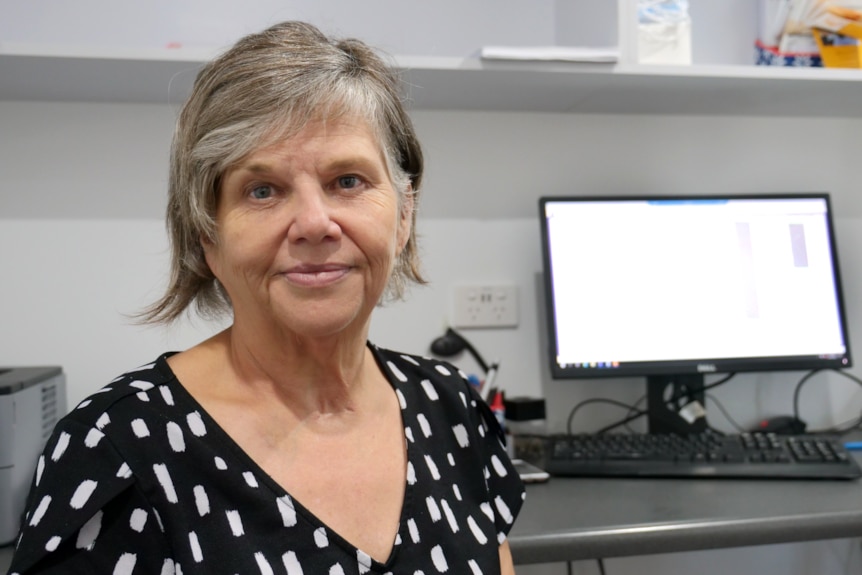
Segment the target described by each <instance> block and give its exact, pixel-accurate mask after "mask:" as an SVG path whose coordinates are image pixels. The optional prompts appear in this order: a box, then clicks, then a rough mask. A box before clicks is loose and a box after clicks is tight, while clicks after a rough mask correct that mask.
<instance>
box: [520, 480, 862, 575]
mask: <svg viewBox="0 0 862 575" xmlns="http://www.w3.org/2000/svg"><path fill="white" fill-rule="evenodd" d="M854 536H862V481H807V480H806V481H797V480H769V481H760V480H755V481H751V480H735V479H734V480H714V479H691V480H679V479H620V478H613V479H610V478H609V479H595V478H559V477H554V478H552V479H551V480H550V481H549V482H548V483H543V484H533V485H528V486H527V499H526V501H525V502H524V506H523V508H522V510H521V514H520V515H519V517H518V519H517V521H516V523H515V526H514V528H513V529H512V532H511V533H510V536H509V542H510V545H511V548H512V555H513V557H514V560H515V563H516V564H527V563H551V562H557V561H574V560H580V559H595V558H608V557H622V556H629V555H648V554H652V553H670V552H676V551H693V550H699V549H718V548H723V547H741V546H746V545H766V544H773V543H790V542H797V541H812V540H816V539H839V538H847V537H854Z"/></svg>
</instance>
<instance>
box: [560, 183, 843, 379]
mask: <svg viewBox="0 0 862 575" xmlns="http://www.w3.org/2000/svg"><path fill="white" fill-rule="evenodd" d="M546 200H547V201H546V202H545V204H544V209H545V214H544V215H545V218H546V226H545V232H546V234H547V235H546V241H547V245H546V258H547V260H546V261H547V263H548V264H549V265H550V271H551V274H550V279H551V285H550V288H551V289H550V293H551V294H552V299H553V302H552V303H553V311H554V317H553V323H554V327H555V334H554V335H555V336H556V355H557V357H556V361H557V363H558V364H559V365H561V366H568V367H572V366H575V367H589V368H613V367H615V366H618V365H619V364H625V363H632V362H678V361H704V362H707V361H710V360H721V359H726V358H782V357H789V356H797V357H798V356H816V357H829V358H835V357H841V356H844V354H845V353H846V351H847V350H846V344H845V341H844V331H843V328H842V313H841V310H840V308H839V305H840V301H839V295H838V294H839V293H840V290H839V286H837V285H836V282H837V279H836V278H837V274H836V270H835V265H836V264H835V262H834V261H833V254H832V249H831V245H832V244H831V242H830V230H829V227H828V226H829V221H830V220H829V218H828V214H827V209H828V203H827V201H826V199H825V198H823V197H805V198H790V197H788V198H780V197H776V198H762V197H761V198H747V199H743V198H733V199H728V198H725V199H692V198H689V199H671V198H668V199H652V200H647V199H637V200H635V199H624V198H620V199H617V200H614V199H604V200H581V199H571V200H563V199H561V200H559V201H557V200H553V199H546Z"/></svg>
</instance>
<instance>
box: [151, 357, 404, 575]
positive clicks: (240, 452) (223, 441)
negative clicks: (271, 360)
mask: <svg viewBox="0 0 862 575" xmlns="http://www.w3.org/2000/svg"><path fill="white" fill-rule="evenodd" d="M367 346H368V348H369V349H370V350H371V355H372V357H374V361H375V363H376V364H377V368H378V369H379V370H380V372H381V373H382V374H383V377H384V378H386V381H387V382H388V383H389V385H390V387H391V388H392V393H394V394H396V400H397V401H398V405H399V417H400V418H401V429H402V433H403V434H404V445H405V450H406V453H405V463H406V465H405V466H404V476H403V478H402V481H403V483H404V491H403V495H402V499H401V511H400V513H399V518H398V529H397V530H396V531H395V537H394V539H393V541H392V546H391V547H390V550H389V554H388V556H387V558H386V561H385V562H381V561H380V560H379V559H376V558H375V557H372V556H371V555H370V554H368V553H367V552H365V551H363V550H362V549H360V548H359V547H357V546H356V545H354V544H353V543H351V542H350V541H349V540H347V539H346V538H345V537H343V536H342V535H341V534H340V533H339V532H338V531H336V530H335V529H333V528H332V527H330V526H329V525H328V524H327V523H326V522H325V521H323V520H322V519H320V518H319V517H318V516H317V515H315V514H314V513H313V512H312V511H311V510H310V509H308V508H307V507H306V506H305V505H304V504H303V503H302V501H301V500H299V499H297V498H296V497H294V496H293V495H292V494H291V493H290V492H289V491H288V490H287V489H285V488H284V487H282V485H281V484H280V483H279V482H277V481H276V480H275V479H273V478H272V476H270V475H269V474H268V473H267V472H266V471H264V469H263V468H262V467H261V466H260V465H259V464H258V463H257V462H256V461H255V460H254V459H253V458H252V457H251V456H250V455H248V453H246V452H245V450H244V449H243V448H242V447H241V446H240V445H239V444H238V443H237V442H236V441H235V440H234V438H233V437H231V435H230V434H229V433H228V432H227V431H226V430H225V429H224V428H223V427H222V426H221V425H220V424H219V423H218V421H216V419H215V418H214V417H212V416H211V415H210V413H209V412H208V411H207V410H206V409H205V408H204V406H203V405H202V404H201V403H200V402H199V401H198V400H197V399H196V398H195V397H194V396H193V395H192V394H191V393H190V392H189V391H188V390H187V389H186V387H185V386H184V385H183V383H182V381H180V379H179V378H178V377H177V375H176V374H175V373H174V371H173V370H172V369H171V367H170V365H169V364H168V362H167V359H168V358H169V357H170V356H172V355H175V354H176V353H178V352H169V353H165V354H163V355H161V356H160V357H159V358H158V360H157V361H156V367H157V368H158V369H159V371H161V372H162V373H163V374H164V375H165V376H166V380H167V381H173V382H175V383H176V388H177V389H176V391H177V392H179V394H180V395H181V396H182V397H183V398H184V399H185V401H187V402H188V403H189V404H190V405H191V406H192V407H193V408H194V409H195V410H197V411H198V412H199V413H200V416H201V418H202V419H203V421H204V424H205V425H206V427H207V429H212V430H215V431H214V432H215V433H216V434H217V435H219V436H220V437H219V440H220V441H219V444H220V445H224V446H225V447H226V448H227V449H229V450H230V451H231V452H232V453H233V455H234V456H235V457H237V458H238V459H239V460H240V461H242V463H243V464H244V465H246V466H247V467H248V469H249V470H250V471H252V472H253V473H254V475H255V476H256V477H257V478H258V479H259V480H260V482H261V483H262V484H264V485H266V486H267V488H268V489H269V490H270V491H271V492H272V493H273V496H274V497H273V499H278V498H280V497H283V496H285V495H286V496H287V497H289V498H290V501H291V502H292V503H293V506H294V508H295V509H296V511H297V513H300V514H302V515H303V516H304V517H305V518H306V520H307V521H308V523H309V524H310V525H313V526H314V527H315V528H321V527H322V528H323V529H325V530H326V532H327V534H331V535H333V536H334V539H335V540H336V541H337V543H338V544H339V546H341V547H342V548H344V549H345V550H347V551H349V552H351V553H352V555H353V556H354V557H355V558H357V560H361V558H362V557H367V558H368V559H369V560H370V561H371V564H370V565H368V567H369V569H371V568H374V569H378V570H385V569H387V566H389V565H391V564H392V563H393V561H394V560H395V558H396V556H397V554H398V550H399V549H400V547H401V544H402V542H403V541H405V537H406V536H407V535H408V533H406V531H405V530H406V529H407V528H408V523H407V520H408V517H409V513H410V509H411V507H412V501H413V498H412V485H411V482H410V481H409V469H410V468H411V466H415V465H416V462H415V461H414V458H415V456H416V454H415V449H414V448H413V447H411V443H412V442H411V441H410V438H409V436H408V429H407V425H406V423H405V421H404V406H403V404H402V397H403V396H404V393H405V390H404V389H402V387H403V386H402V384H401V382H400V381H398V379H397V378H395V377H393V376H392V374H391V373H390V372H389V370H388V369H386V366H385V365H384V363H385V362H384V360H383V358H382V357H381V356H380V355H379V351H378V350H377V348H376V347H375V346H374V345H372V344H371V343H370V342H369V343H368V344H367ZM208 433H209V432H208Z"/></svg>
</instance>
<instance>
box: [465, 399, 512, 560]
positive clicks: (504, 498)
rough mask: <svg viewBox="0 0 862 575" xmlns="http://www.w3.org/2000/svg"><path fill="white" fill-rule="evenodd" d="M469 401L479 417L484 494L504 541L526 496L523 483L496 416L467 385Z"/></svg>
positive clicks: (498, 534)
mask: <svg viewBox="0 0 862 575" xmlns="http://www.w3.org/2000/svg"><path fill="white" fill-rule="evenodd" d="M467 387H468V389H469V390H470V391H469V393H470V398H471V402H472V403H473V404H474V405H475V406H476V409H477V411H478V414H479V417H480V419H481V422H480V425H481V431H482V433H481V438H482V441H481V442H480V443H479V451H480V457H481V458H482V461H483V462H484V465H485V478H486V484H487V489H488V496H489V500H490V502H491V505H492V508H493V511H494V524H495V526H496V528H497V540H498V542H499V543H501V544H502V543H503V541H505V539H506V536H507V535H508V533H509V531H510V530H511V529H512V525H513V524H514V522H515V518H516V517H517V516H518V513H519V512H520V510H521V505H522V504H523V502H524V498H525V497H526V492H525V489H524V483H523V482H522V481H521V478H520V476H519V475H518V472H517V470H516V469H515V467H514V465H513V464H512V461H511V459H509V455H508V453H507V452H506V435H505V432H504V431H503V428H502V427H501V426H500V423H499V422H498V421H497V417H496V416H495V415H494V413H493V412H492V411H491V408H489V407H488V404H487V403H485V400H484V399H482V398H481V397H480V396H479V394H478V393H477V392H476V391H475V390H474V389H473V387H472V386H471V385H469V384H468V385H467Z"/></svg>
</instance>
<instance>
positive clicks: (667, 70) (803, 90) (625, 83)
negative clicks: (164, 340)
mask: <svg viewBox="0 0 862 575" xmlns="http://www.w3.org/2000/svg"><path fill="white" fill-rule="evenodd" d="M215 53H216V51H215V50H189V49H178V50H168V49H165V50H126V51H122V52H113V53H109V54H105V53H103V52H101V51H99V50H98V49H88V48H77V49H75V50H68V49H61V48H58V47H41V48H39V49H38V50H34V49H32V47H27V46H24V47H22V46H9V45H2V46H0V100H7V101H8V100H28V101H66V102H70V101H71V102H76V101H81V102H138V103H170V104H179V103H181V102H182V101H183V100H184V99H185V97H186V95H187V94H188V91H189V89H190V87H191V85H192V82H193V80H194V76H195V74H196V72H197V70H198V69H199V68H200V66H201V65H202V63H203V62H204V61H206V60H207V59H209V58H211V57H212V56H214V55H215ZM397 65H398V66H399V68H401V69H402V70H403V71H404V78H405V80H406V81H407V83H408V85H409V86H410V94H409V95H410V99H411V100H412V107H413V109H432V110H440V109H446V110H490V111H533V112H562V113H613V114H616V113H623V114H625V113H638V114H686V115H758V116H812V117H817V116H830V117H862V71H860V70H845V69H815V68H766V67H757V66H686V67H671V66H637V65H635V66H632V65H623V64H617V65H612V64H591V63H583V64H582V63H563V62H560V63H557V62H514V61H513V62H505V61H504V62H501V61H482V60H480V59H478V58H453V57H404V58H398V59H397Z"/></svg>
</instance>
